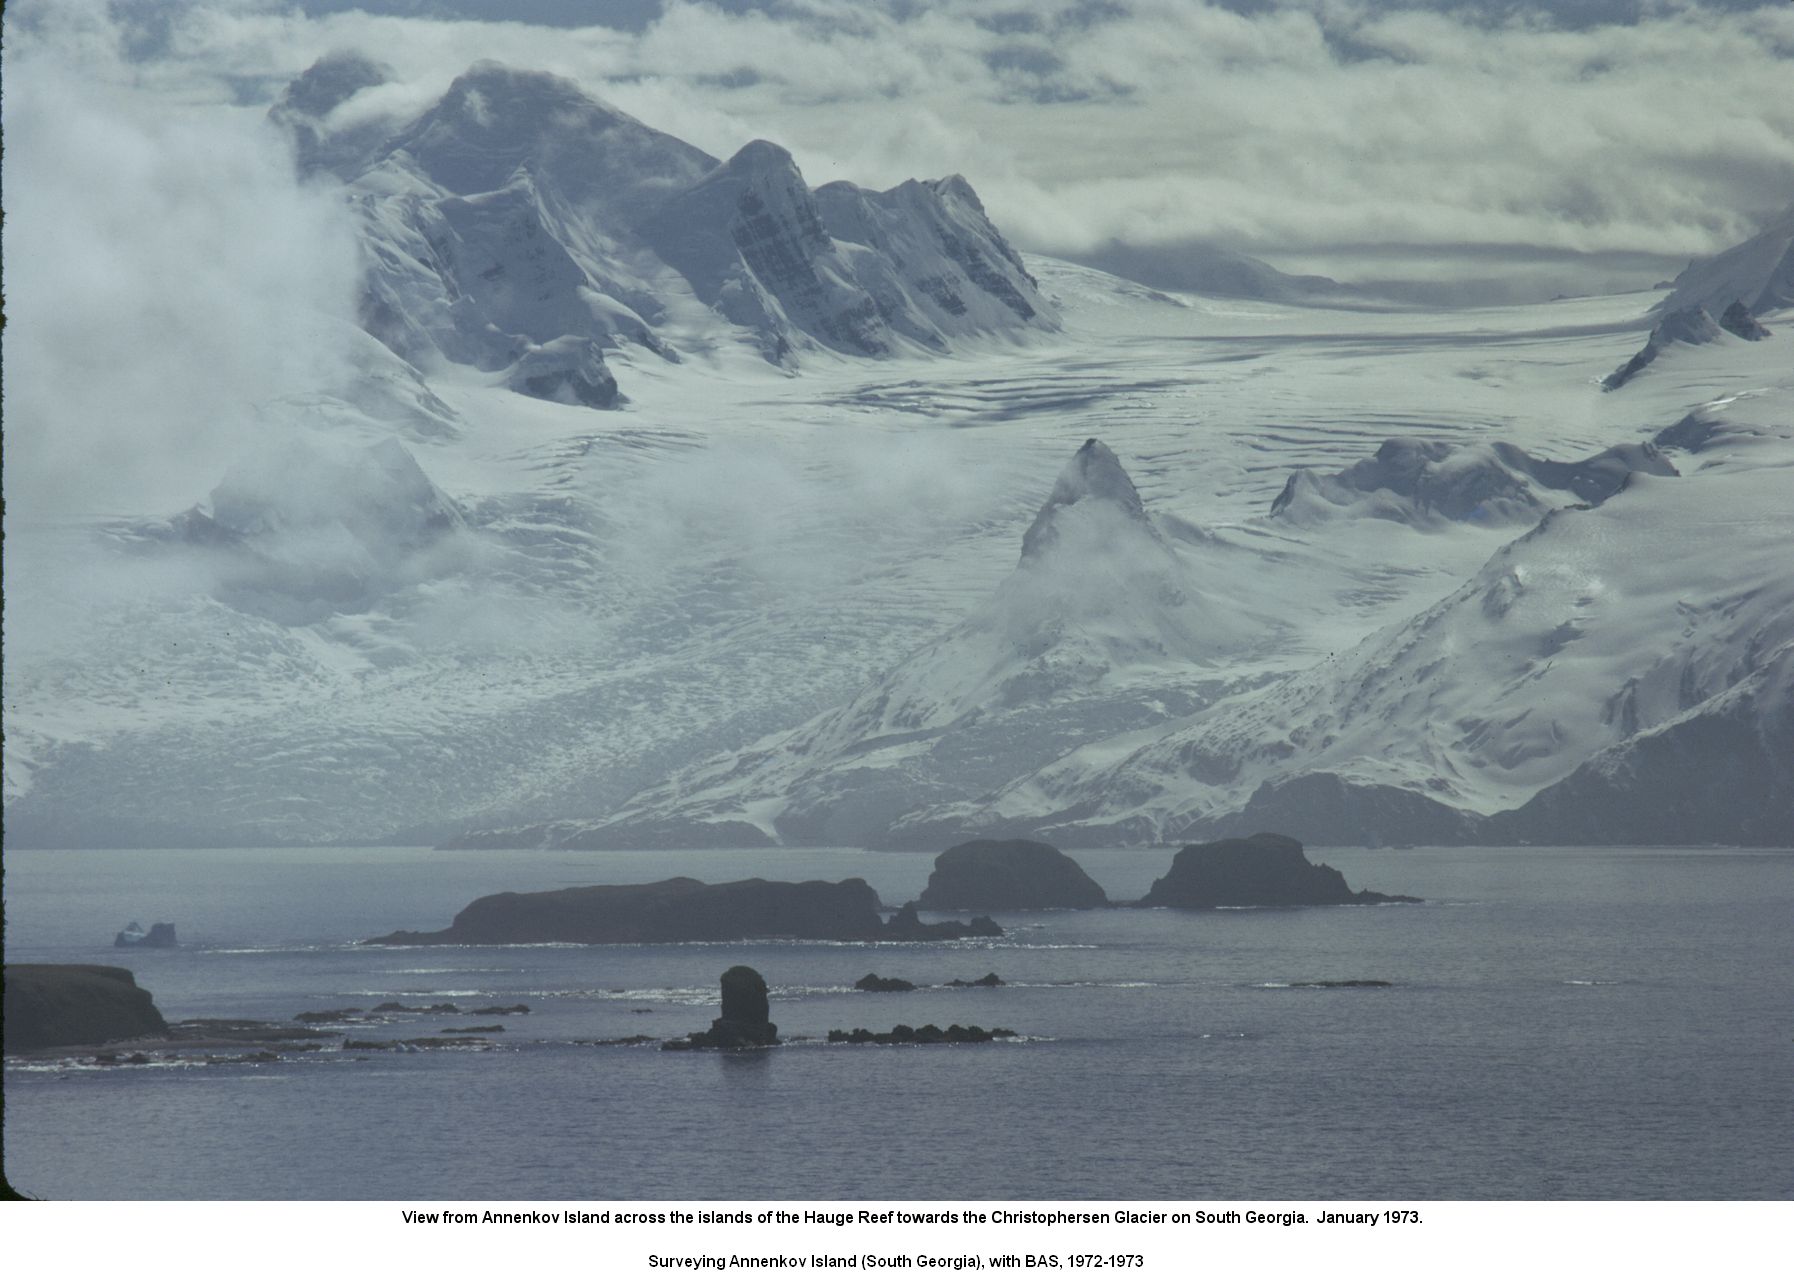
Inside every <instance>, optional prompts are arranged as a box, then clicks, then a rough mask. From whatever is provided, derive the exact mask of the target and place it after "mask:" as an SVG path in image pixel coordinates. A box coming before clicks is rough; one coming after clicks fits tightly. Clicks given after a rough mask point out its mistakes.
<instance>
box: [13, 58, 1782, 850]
mask: <svg viewBox="0 0 1794 1273" xmlns="http://www.w3.org/2000/svg"><path fill="white" fill-rule="evenodd" d="M388 74H389V73H388V72H387V71H386V69H385V68H383V67H381V66H379V65H377V64H375V63H374V62H372V61H369V60H367V59H365V58H361V57H358V56H357V57H351V56H339V57H334V58H330V59H326V60H325V61H323V62H320V63H318V64H317V65H315V66H313V67H312V68H311V69H310V70H309V71H307V72H306V73H305V74H304V75H302V76H301V77H300V78H299V79H297V80H296V81H294V82H293V83H292V84H291V85H290V86H288V88H287V89H286V91H285V92H284V93H283V94H282V95H281V96H280V98H279V100H278V102H277V104H276V105H275V106H274V108H273V110H272V111H271V120H272V122H273V125H274V126H275V129H276V130H278V131H279V133H280V134H282V135H283V136H284V144H287V145H290V147H291V148H292V151H293V154H294V156H295V158H296V161H297V164H298V166H299V170H300V173H301V175H302V177H303V179H304V181H305V182H306V183H307V184H308V186H309V187H311V188H314V189H323V190H327V191H329V192H330V194H331V197H333V198H337V199H340V200H341V201H342V202H343V204H344V206H346V207H347V209H348V210H349V213H350V214H351V217H352V220H353V225H354V227H355V233H356V235H357V236H358V244H357V246H358V251H359V254H360V255H359V260H360V281H359V287H358V315H357V316H358V320H359V325H358V327H356V328H355V329H353V330H349V331H340V332H334V333H332V335H331V339H332V340H333V341H334V342H336V343H337V344H338V345H340V347H341V348H342V349H343V350H344V351H345V352H344V355H343V359H342V363H343V367H342V369H341V372H340V374H339V375H338V376H337V377H336V378H335V379H333V380H332V381H330V382H329V383H319V384H317V385H316V386H315V387H314V390H313V391H310V392H303V393H296V394H295V393H290V392H286V393H282V394H280V395H278V396H274V397H271V398H270V399H269V400H268V401H266V402H264V403H261V404H259V406H258V408H257V427H258V428H260V429H261V430H262V435H263V436H264V437H265V439H266V442H265V445H263V446H262V447H260V448H258V450H257V452H256V454H254V455H252V456H249V457H242V456H226V455H222V454H220V455H217V456H215V457H208V458H207V459H206V460H205V461H204V462H205V463H208V464H211V465H213V466H214V467H213V468H212V469H209V470H208V471H207V472H206V473H205V474H204V478H205V486H206V488H207V489H209V491H210V494H209V495H208V496H207V497H206V498H205V499H203V500H201V501H200V502H199V503H197V504H194V505H190V506H181V505H171V506H168V507H144V508H121V509H118V510H117V511H115V512H113V513H110V514H108V515H106V516H103V517H99V518H91V517H83V518H74V517H70V518H63V519H57V518H55V517H42V518H37V519H35V520H32V521H30V522H18V523H15V522H14V521H13V520H12V519H10V518H9V524H8V534H7V540H6V555H7V556H6V575H7V593H8V628H7V651H6V691H5V718H6V729H5V735H6V738H5V746H6V752H5V798H6V813H5V817H6V834H7V838H8V842H9V844H16V845H34V844H42V845H79V844H111V845H137V844H142V845H149V844H189V845H192V844H220V843H229V844H272V843H318V842H335V841H356V842H392V841H405V842H413V843H417V842H430V843H434V842H452V843H454V844H458V845H463V846H481V845H485V846H495V847H496V846H546V845H555V846H572V847H592V848H608V847H634V846H650V845H685V846H732V845H743V846H748V845H766V844H772V843H788V844H822V845H870V846H884V847H930V848H939V847H943V846H944V845H946V844H947V843H950V842H952V841H953V840H954V839H966V838H971V837H973V836H978V837H984V838H1009V837H1019V836H1026V837H1029V838H1046V839H1050V840H1052V841H1054V842H1055V843H1063V844H1086V845H1107V844H1128V843H1139V842H1158V841H1168V840H1174V839H1181V838H1193V837H1204V836H1218V835H1223V834H1235V833H1239V832H1244V831H1251V830H1256V829H1262V828H1267V827H1270V828H1275V829H1277V830H1279V831H1282V832H1284V833H1287V834H1290V835H1293V836H1296V837H1298V838H1300V839H1302V840H1304V841H1308V842H1311V843H1321V844H1336V843H1392V842H1415V841H1422V840H1424V841H1427V842H1432V843H1447V842H1450V843H1461V842H1490V843H1516V842H1520V841H1532V842H1548V843H1561V844H1594V843H1634V844H1636V843H1690V842H1724V843H1734V844H1773V845H1787V844H1794V555H1791V552H1790V546H1791V545H1794V498H1790V496H1791V495H1794V363H1791V361H1790V359H1789V356H1788V343H1789V340H1790V339H1794V329H1791V328H1790V326H1789V324H1788V321H1787V320H1788V316H1789V314H1790V312H1791V307H1794V291H1791V290H1790V286H1789V276H1790V275H1789V270H1790V267H1789V260H1790V257H1789V250H1790V249H1789V245H1788V239H1789V232H1790V230H1789V227H1790V226H1794V208H1791V209H1790V210H1789V213H1787V214H1785V215H1784V216H1783V217H1782V218H1780V219H1779V220H1777V221H1776V222H1774V223H1773V224H1771V225H1770V226H1769V227H1768V228H1767V229H1766V230H1765V231H1764V232H1763V234H1762V235H1759V236H1758V237H1757V238H1755V239H1752V240H1750V241H1749V242H1748V243H1745V244H1741V245H1740V247H1739V248H1737V249H1734V250H1733V251H1731V252H1728V253H1726V254H1723V255H1722V256H1720V257H1718V258H1715V259H1714V260H1712V261H1708V262H1697V263H1695V264H1693V265H1691V266H1690V267H1689V269H1688V270H1687V271H1685V272H1684V274H1683V275H1682V276H1681V277H1680V278H1679V279H1678V280H1677V283H1676V290H1675V292H1674V294H1673V295H1672V296H1670V297H1668V298H1660V297H1658V296H1656V295H1642V294H1641V295H1622V296H1606V297H1592V298H1579V299H1566V300H1560V301H1556V302H1552V303H1550V304H1538V305H1521V306H1512V307H1505V308H1491V309H1475V310H1456V311H1439V310H1420V309H1412V308H1402V307H1397V306H1393V305H1389V306H1380V307H1379V306H1376V305H1372V304H1368V303H1366V304H1363V305H1360V306H1358V307H1356V308H1351V309H1344V308H1311V307H1305V306H1303V305H1300V304H1293V303H1287V302H1286V301H1283V300H1277V299H1253V298H1240V297H1229V298H1226V299H1220V298H1215V297H1201V296H1195V295H1171V294H1167V293H1164V292H1158V291H1153V290H1150V289H1147V288H1144V287H1142V286H1140V285H1138V284H1134V283H1130V282H1126V281H1124V280H1122V279H1119V278H1116V277H1114V276H1111V275H1108V274H1104V273H1102V272H1099V271H1097V270H1093V269H1089V268H1086V267H1083V266H1077V265H1072V264H1068V263H1066V262H1062V261H1057V260H1053V259H1049V258H1046V257H1039V256H1027V257H1024V256H1023V255H1022V254H1020V253H1018V252H1017V251H1016V250H1015V249H1014V248H1012V247H1011V245H1010V244H1009V243H1008V242H1007V241H1006V239H1005V238H1004V236H1003V234H1002V233H1001V232H1000V230H999V229H998V227H997V226H996V225H994V224H993V223H992V221H991V219H990V218H989V217H988V216H987V215H986V213H985V209H984V207H983V205H982V203H981V202H980V200H979V198H978V196H977V194H976V193H975V192H974V191H973V189H972V187H971V186H970V185H969V184H968V183H967V182H966V181H965V180H964V179H963V178H960V177H956V176H948V177H944V178H940V179H931V180H912V181H906V182H904V183H902V184H900V185H898V186H895V187H894V188H892V189H889V190H884V191H875V190H868V189H862V188H860V187H859V186H855V185H852V184H849V183H847V182H842V181H835V182H831V183H828V184H824V185H822V186H820V187H817V188H812V187H811V186H809V185H808V184H807V183H806V180H805V178H804V176H803V174H802V173H801V172H800V171H799V169H798V166H797V164H796V162H795V161H794V160H793V157H792V155H791V154H790V153H788V152H787V151H786V150H784V149H783V148H781V147H780V146H778V145H777V144H775V143H774V142H772V141H768V140H758V141H753V142H750V143H749V144H747V145H746V146H743V147H741V148H740V150H739V151H738V152H737V153H735V154H734V155H733V156H731V157H729V158H727V159H718V158H716V157H714V156H711V155H709V154H706V153H704V152H703V151H701V150H699V149H697V148H696V147H693V146H690V145H688V144H686V143H684V142H682V141H680V140H678V139H677V138H675V137H672V136H670V135H668V134H666V133H663V132H659V131H657V130H656V129H654V128H652V127H649V126H648V125H647V124H644V123H642V122H639V121H637V120H635V119H633V118H631V117H629V116H628V115H625V114H623V113H622V112H620V111H617V110H614V109H612V108H611V107H609V106H607V105H605V104H604V103H602V102H601V101H599V100H598V99H597V98H596V97H594V96H592V95H591V94H589V93H588V92H586V91H585V89H584V88H582V87H581V86H580V85H577V84H574V83H572V82H570V81H568V80H565V79H560V78H557V77H554V76H550V75H546V74H541V73H537V72H532V71H523V70H517V69H513V68H509V67H505V66H502V65H499V64H496V63H492V62H482V63H479V64H476V65H475V66H473V67H472V68H470V69H469V70H468V71H466V72H465V73H464V74H463V75H461V76H460V77H459V78H457V79H456V80H455V81H454V82H453V84H452V85H451V86H450V87H449V88H448V90H447V91H446V92H445V93H444V94H443V95H442V96H441V97H440V99H438V100H436V101H434V102H431V103H429V104H427V105H426V106H424V107H423V108H422V109H421V110H416V109H413V111H412V112H411V113H409V114H389V113H387V111H386V109H385V107H384V106H383V105H382V104H383V103H385V102H388V101H397V100H400V99H399V98H397V97H387V96H383V95H382V89H383V86H384V85H385V84H386V81H387V78H388ZM273 135H274V134H273V132H271V137H272V136H273ZM270 144H273V142H272V141H271V143H270ZM1659 300H1661V302H1662V303H1661V305H1660V306H1659V307H1658V309H1657V310H1655V311H1653V310H1652V305H1653V303H1654V302H1657V301H1659ZM1734 310H1735V312H1734ZM1670 314H1694V315H1699V316H1704V317H1706V319H1707V321H1705V322H1700V323H1696V324H1695V327H1688V326H1687V324H1686V323H1680V320H1678V323H1679V325H1678V324H1671V323H1670V322H1669V320H1668V318H1667V317H1666V315H1670ZM1747 320H1748V321H1747ZM319 321H320V323H323V322H325V321H327V320H324V319H320V320H319ZM1688 321H1689V322H1694V319H1690V320H1688ZM1654 328H1655V331H1656V333H1658V334H1650V333H1652V332H1653V329H1654ZM1696 329H1698V331H1699V333H1700V339H1699V340H1698V341H1694V340H1689V339H1685V338H1675V333H1676V332H1678V331H1684V330H1696ZM1666 332H1667V333H1668V334H1663V333H1666ZM1647 335H1648V342H1647V348H1648V349H1649V350H1650V351H1651V353H1650V356H1649V357H1648V358H1646V359H1644V360H1643V362H1642V363H1640V364H1639V365H1638V366H1636V367H1633V368H1632V369H1631V371H1630V372H1629V373H1628V374H1627V375H1626V376H1625V377H1624V381H1623V386H1613V387H1614V388H1615V389H1616V390H1617V391H1613V392H1609V391H1607V390H1605V389H1604V388H1603V378H1604V377H1607V378H1609V379H1611V377H1610V376H1609V373H1611V372H1612V371H1613V369H1614V368H1615V367H1616V366H1620V365H1622V364H1625V365H1627V366H1630V364H1626V360H1627V358H1628V357H1629V356H1631V355H1633V353H1634V351H1635V350H1637V349H1638V346H1639V344H1640V342H1641V339H1646V338H1647ZM1634 361H1637V359H1634ZM204 373H205V369H204V368H197V367H196V368H184V369H177V370H176V374H182V375H187V374H191V375H202V374H204ZM96 585H99V586H96Z"/></svg>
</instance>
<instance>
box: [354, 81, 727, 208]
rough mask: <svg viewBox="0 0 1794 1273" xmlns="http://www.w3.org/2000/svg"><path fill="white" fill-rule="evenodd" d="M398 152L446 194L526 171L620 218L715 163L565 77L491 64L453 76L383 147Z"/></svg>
mask: <svg viewBox="0 0 1794 1273" xmlns="http://www.w3.org/2000/svg"><path fill="white" fill-rule="evenodd" d="M399 152H403V153H404V154H405V155H408V156H409V157H410V159H411V161H412V162H413V163H414V164H415V165H416V166H417V168H418V170H419V171H420V172H422V174H423V175H424V176H425V177H427V178H428V179H429V180H430V181H432V182H434V183H435V184H436V185H438V186H440V187H441V188H442V189H444V190H446V191H448V192H450V193H452V194H461V195H467V194H476V193H479V192H481V191H487V190H496V189H498V188H500V187H501V186H504V185H505V184H506V183H507V182H509V181H510V180H511V179H512V177H513V176H514V175H515V174H516V172H517V170H518V169H519V168H520V167H527V168H528V169H529V170H530V171H531V172H532V173H533V174H534V175H535V176H536V178H537V179H538V180H540V181H545V182H549V183H551V184H553V185H554V186H556V187H557V188H559V189H561V190H564V191H565V192H566V194H567V195H568V197H569V200H570V202H571V203H572V204H574V205H576V206H578V205H586V206H590V207H592V208H594V209H596V210H597V211H598V212H599V213H600V214H601V215H602V216H603V217H604V218H605V219H607V220H612V221H615V220H621V221H624V222H627V221H630V220H633V219H634V218H636V217H639V216H641V215H643V214H644V213H646V212H647V211H649V210H650V209H651V208H652V207H653V206H654V205H655V204H656V203H658V202H659V201H660V200H662V199H664V198H665V195H666V192H667V190H668V189H670V188H672V187H674V186H676V185H680V184H684V183H686V182H689V181H691V180H693V179H694V178H696V177H697V176H699V175H701V174H702V173H704V172H707V171H709V170H710V169H711V168H713V167H715V166H716V159H715V157H714V156H711V155H708V154H706V153H705V152H703V151H701V150H699V149H698V148H697V147H695V146H691V145H688V144H686V143H685V142H682V141H680V140H679V139H678V138H676V137H673V136H670V135H669V134H666V133H663V132H660V131H658V130H657V129H654V128H650V127H649V126H648V125H646V124H644V123H642V122H641V121H640V120H638V119H636V118H635V117H633V116H631V115H629V114H627V113H625V112H623V111H620V110H618V109H616V108H615V107H613V106H611V105H609V104H608V103H605V102H603V101H600V100H599V99H598V98H596V97H594V96H592V95H591V94H590V93H588V92H587V91H586V90H585V88H584V87H582V86H581V85H579V84H577V83H575V82H574V81H572V80H570V79H566V78H564V77H562V76H559V75H553V74H550V73H549V72H547V71H534V70H525V69H521V68H518V67H513V66H507V65H505V64H504V63H502V62H494V61H490V60H486V61H480V62H475V63H474V64H473V65H472V66H470V67H468V69H467V70H465V71H463V72H462V73H461V74H460V75H458V76H456V77H455V80H454V82H453V83H451V84H450V85H449V87H448V89H447V91H446V92H444V93H443V95H442V97H441V98H439V99H438V100H437V101H436V103H435V104H434V105H432V106H431V107H430V108H429V109H428V110H426V111H424V113H423V114H421V115H419V116H418V117H417V118H416V119H415V120H413V121H412V122H411V123H410V124H409V125H408V126H406V127H405V128H404V129H402V130H401V131H400V132H398V133H397V134H396V135H395V136H394V137H393V138H392V139H391V140H390V141H389V142H388V143H387V145H386V146H385V148H384V150H383V154H385V155H393V154H396V153H399Z"/></svg>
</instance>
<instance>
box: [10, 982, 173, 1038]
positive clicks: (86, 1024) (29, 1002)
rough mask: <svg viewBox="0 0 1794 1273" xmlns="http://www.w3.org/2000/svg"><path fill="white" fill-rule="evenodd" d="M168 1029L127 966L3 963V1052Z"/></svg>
mask: <svg viewBox="0 0 1794 1273" xmlns="http://www.w3.org/2000/svg"><path fill="white" fill-rule="evenodd" d="M167 1033H168V1023H167V1022H166V1021H164V1020H163V1019H162V1014H161V1013H160V1012H158V1011H157V1010H156V1004H155V1001H154V1000H153V999H151V998H150V992H149V991H147V990H144V989H143V988H142V987H140V986H139V985H138V984H137V978H136V977H134V976H133V975H132V974H131V971H130V969H128V968H113V967H109V966H107V965H104V964H7V965H6V1051H7V1052H27V1051H32V1050H35V1049H37V1048H57V1047H92V1046H97V1045H99V1044H102V1043H111V1042H113V1041H115V1040H118V1039H136V1038H142V1037H145V1036H148V1035H157V1036H161V1035H166V1034H167Z"/></svg>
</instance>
